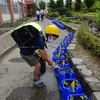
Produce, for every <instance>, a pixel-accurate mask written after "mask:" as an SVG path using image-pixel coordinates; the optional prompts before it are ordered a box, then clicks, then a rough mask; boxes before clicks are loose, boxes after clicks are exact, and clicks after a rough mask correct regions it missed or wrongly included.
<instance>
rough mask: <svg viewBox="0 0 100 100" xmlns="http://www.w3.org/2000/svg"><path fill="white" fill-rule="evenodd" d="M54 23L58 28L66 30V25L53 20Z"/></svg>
mask: <svg viewBox="0 0 100 100" xmlns="http://www.w3.org/2000/svg"><path fill="white" fill-rule="evenodd" d="M52 23H53V24H55V25H56V26H58V27H59V28H60V29H66V26H65V25H62V24H60V23H58V22H56V21H55V20H52Z"/></svg>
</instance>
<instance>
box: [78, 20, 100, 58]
mask: <svg viewBox="0 0 100 100" xmlns="http://www.w3.org/2000/svg"><path fill="white" fill-rule="evenodd" d="M77 39H78V42H79V43H80V44H81V45H82V46H83V47H84V48H87V49H89V50H90V51H92V52H93V54H95V55H97V56H100V39H99V38H98V37H96V36H94V35H92V34H91V33H90V32H89V30H88V24H87V23H86V22H84V23H83V24H82V25H81V26H80V28H79V30H78V32H77Z"/></svg>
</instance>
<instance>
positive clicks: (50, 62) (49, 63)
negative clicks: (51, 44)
mask: <svg viewBox="0 0 100 100" xmlns="http://www.w3.org/2000/svg"><path fill="white" fill-rule="evenodd" d="M48 60H49V62H48V65H49V66H52V64H53V61H52V59H51V58H48Z"/></svg>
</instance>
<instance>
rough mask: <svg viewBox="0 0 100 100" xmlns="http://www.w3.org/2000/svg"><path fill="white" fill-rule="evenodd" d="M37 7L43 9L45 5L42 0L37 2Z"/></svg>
mask: <svg viewBox="0 0 100 100" xmlns="http://www.w3.org/2000/svg"><path fill="white" fill-rule="evenodd" d="M39 7H40V9H45V7H46V3H45V2H44V1H43V0H41V1H40V2H39Z"/></svg>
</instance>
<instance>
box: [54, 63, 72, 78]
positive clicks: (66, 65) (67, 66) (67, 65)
mask: <svg viewBox="0 0 100 100" xmlns="http://www.w3.org/2000/svg"><path fill="white" fill-rule="evenodd" d="M58 66H59V67H60V68H71V67H70V64H69V63H67V64H65V65H64V66H62V65H58ZM55 74H56V76H57V77H58V75H59V68H57V69H55Z"/></svg>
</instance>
